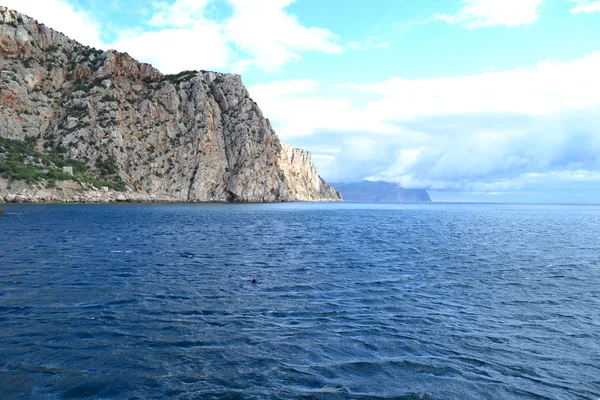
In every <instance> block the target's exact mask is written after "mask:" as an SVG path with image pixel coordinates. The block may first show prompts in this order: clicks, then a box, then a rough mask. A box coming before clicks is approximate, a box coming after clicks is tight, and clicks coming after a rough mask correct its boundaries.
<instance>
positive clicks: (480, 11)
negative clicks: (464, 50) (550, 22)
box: [430, 0, 544, 29]
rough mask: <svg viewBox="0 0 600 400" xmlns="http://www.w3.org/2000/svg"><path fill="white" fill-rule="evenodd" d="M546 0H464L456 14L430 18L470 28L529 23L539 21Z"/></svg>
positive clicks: (512, 25) (437, 15) (438, 15)
mask: <svg viewBox="0 0 600 400" xmlns="http://www.w3.org/2000/svg"><path fill="white" fill-rule="evenodd" d="M543 1H544V0H463V1H462V3H463V7H462V9H461V10H460V11H458V12H457V13H456V14H436V15H434V16H433V17H432V18H431V19H430V20H437V21H444V22H447V23H449V24H461V25H465V26H466V27H467V28H469V29H476V28H483V27H490V26H507V27H514V26H520V25H529V24H532V23H534V22H535V21H537V19H538V14H539V12H540V8H541V5H542V2H543Z"/></svg>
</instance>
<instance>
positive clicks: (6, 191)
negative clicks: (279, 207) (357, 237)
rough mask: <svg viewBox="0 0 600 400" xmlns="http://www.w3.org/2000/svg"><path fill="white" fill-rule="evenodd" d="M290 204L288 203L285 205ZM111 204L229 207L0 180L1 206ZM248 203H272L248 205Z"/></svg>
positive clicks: (141, 193)
mask: <svg viewBox="0 0 600 400" xmlns="http://www.w3.org/2000/svg"><path fill="white" fill-rule="evenodd" d="M294 201H297V202H341V201H343V200H333V199H296V200H294ZM281 202H287V201H281ZM10 203H16V204H22V203H32V204H38V203H41V204H69V203H75V204H77V203H79V204H86V203H91V204H107V203H149V204H150V203H228V202H227V201H223V200H222V199H209V200H208V201H202V202H201V201H198V200H188V199H185V198H182V197H180V196H177V195H169V194H163V193H148V192H145V191H133V190H127V191H122V192H120V191H116V190H113V189H110V188H108V187H101V188H98V187H95V186H93V185H91V184H89V183H85V182H75V181H57V182H56V184H55V186H49V185H48V184H47V182H40V183H37V184H30V183H27V182H25V181H8V180H6V179H2V178H0V204H10ZM246 203H272V201H248V202H246Z"/></svg>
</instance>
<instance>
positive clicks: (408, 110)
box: [344, 51, 600, 121]
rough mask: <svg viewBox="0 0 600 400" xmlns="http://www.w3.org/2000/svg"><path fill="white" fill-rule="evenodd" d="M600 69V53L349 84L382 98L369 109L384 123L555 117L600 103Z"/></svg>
mask: <svg viewBox="0 0 600 400" xmlns="http://www.w3.org/2000/svg"><path fill="white" fill-rule="evenodd" d="M599 69H600V51H598V52H593V53H590V54H588V55H587V56H585V57H583V58H581V59H578V60H574V61H570V62H547V61H545V62H540V63H539V64H538V65H537V66H536V67H535V68H528V69H519V70H514V71H502V72H489V73H484V74H480V75H471V76H462V77H442V78H434V79H421V80H406V79H402V78H392V79H390V80H387V81H384V82H380V83H375V84H370V85H364V84H346V85H344V87H346V88H350V89H354V90H357V91H360V92H366V93H372V94H377V95H379V96H381V99H379V100H377V101H375V102H372V103H371V104H369V105H368V106H367V108H366V111H368V112H369V113H370V114H371V115H376V116H377V118H378V119H379V120H381V121H392V120H406V119H412V118H417V117H425V116H435V115H453V114H469V113H471V114H472V113H517V114H528V115H550V114H552V113H554V112H558V111H569V110H581V109H592V108H595V107H600V81H599V80H598V79H596V78H595V77H596V76H597V71H598V70H599Z"/></svg>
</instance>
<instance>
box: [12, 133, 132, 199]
mask: <svg viewBox="0 0 600 400" xmlns="http://www.w3.org/2000/svg"><path fill="white" fill-rule="evenodd" d="M96 164H97V167H98V169H99V174H100V176H94V175H92V174H91V172H90V171H89V169H88V167H87V166H86V165H85V164H84V163H82V162H81V161H78V160H73V159H65V158H64V157H63V156H62V155H60V154H59V153H57V152H39V151H37V150H36V139H34V138H28V139H26V140H25V141H21V140H12V139H5V138H0V177H2V178H5V179H8V180H22V181H26V182H27V183H30V184H34V183H39V182H42V181H45V182H46V185H48V186H53V183H54V182H56V181H63V180H72V181H76V182H85V183H89V184H91V185H93V186H95V187H97V188H100V187H102V186H106V187H109V188H111V189H114V190H118V191H123V190H125V189H126V187H125V183H124V182H123V181H121V178H120V177H119V176H118V175H116V173H115V172H116V168H115V166H114V160H111V159H110V157H109V158H108V159H106V160H103V161H98V162H97V163H96ZM67 166H70V167H72V168H73V175H71V174H69V173H66V172H63V167H67Z"/></svg>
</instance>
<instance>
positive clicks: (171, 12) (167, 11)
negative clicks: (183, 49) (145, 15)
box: [149, 0, 208, 27]
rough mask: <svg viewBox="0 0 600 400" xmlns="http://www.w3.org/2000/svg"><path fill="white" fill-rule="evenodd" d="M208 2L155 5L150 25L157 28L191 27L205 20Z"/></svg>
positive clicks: (188, 0)
mask: <svg viewBox="0 0 600 400" xmlns="http://www.w3.org/2000/svg"><path fill="white" fill-rule="evenodd" d="M207 5H208V0H177V1H175V2H174V3H167V2H164V1H161V2H157V3H154V8H155V12H154V14H153V15H152V17H151V18H150V21H149V24H150V25H152V26H157V27H189V26H192V25H194V24H196V23H198V22H199V21H203V20H204V12H205V10H206V6H207Z"/></svg>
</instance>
